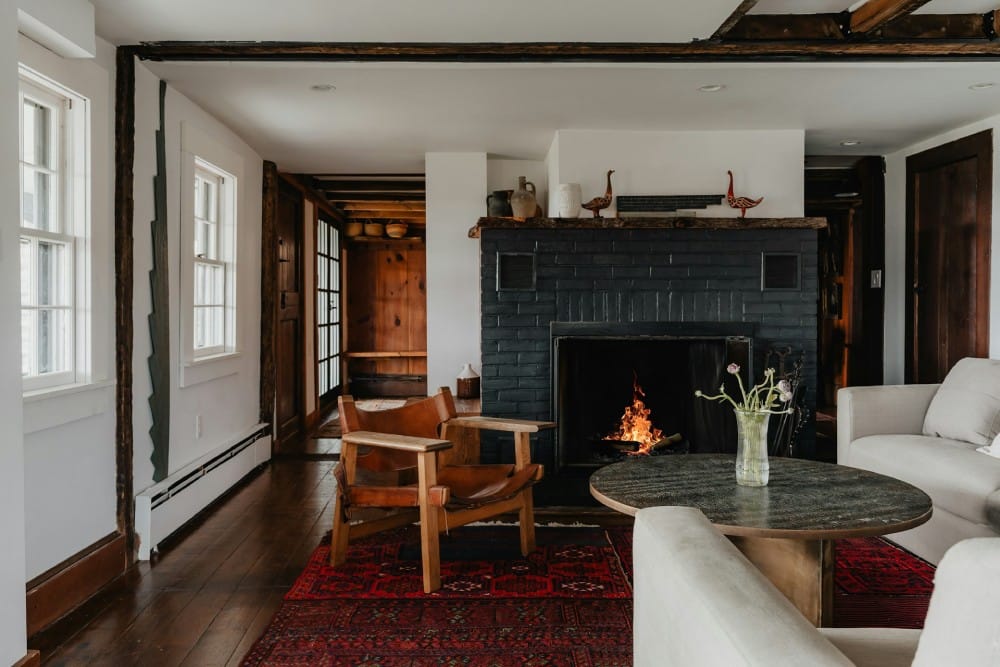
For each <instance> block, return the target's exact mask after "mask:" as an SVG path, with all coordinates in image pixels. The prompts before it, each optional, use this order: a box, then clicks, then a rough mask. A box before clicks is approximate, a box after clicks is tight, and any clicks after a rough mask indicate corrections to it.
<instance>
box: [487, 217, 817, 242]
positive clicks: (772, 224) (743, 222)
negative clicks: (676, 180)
mask: <svg viewBox="0 0 1000 667" xmlns="http://www.w3.org/2000/svg"><path fill="white" fill-rule="evenodd" d="M825 227H826V218H746V219H740V218H677V217H674V218H528V219H527V220H523V221H522V220H516V219H514V218H479V222H477V223H476V226H475V227H473V228H472V229H470V230H469V238H471V239H478V238H479V233H480V230H483V229H824V228H825Z"/></svg>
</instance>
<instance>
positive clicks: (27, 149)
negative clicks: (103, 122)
mask: <svg viewBox="0 0 1000 667" xmlns="http://www.w3.org/2000/svg"><path fill="white" fill-rule="evenodd" d="M20 74H21V79H20V87H19V95H18V97H19V99H18V104H19V120H20V140H19V141H18V161H19V164H20V181H21V202H20V204H21V206H20V208H21V224H20V228H21V229H20V231H21V234H20V262H21V377H22V382H23V386H24V389H25V390H26V391H32V390H39V389H45V388H49V387H55V386H59V385H66V384H72V383H75V382H79V381H82V380H84V379H85V375H86V371H87V369H86V367H85V366H86V362H87V354H86V351H85V349H82V348H80V347H78V346H80V345H84V344H85V343H86V334H87V331H86V325H87V321H86V319H85V318H86V315H85V311H86V310H87V309H86V308H85V307H80V306H81V304H82V302H85V301H86V299H87V289H88V281H87V274H86V268H87V261H86V260H87V258H86V256H85V255H83V253H84V252H85V251H86V245H87V244H86V242H85V241H86V239H85V238H84V236H85V234H86V230H87V219H86V218H87V213H86V211H87V206H86V201H87V199H86V192H87V189H86V186H87V183H86V172H87V168H86V167H87V164H88V159H87V153H86V149H87V144H86V124H85V117H84V116H83V114H85V110H86V101H85V100H84V99H83V98H80V97H78V96H75V95H73V94H72V93H69V92H68V91H65V90H63V89H61V88H60V87H58V86H57V85H56V84H52V83H50V82H48V81H46V80H44V79H42V78H41V77H39V76H37V75H34V74H33V73H32V72H30V70H27V69H26V68H23V67H22V68H21V71H20Z"/></svg>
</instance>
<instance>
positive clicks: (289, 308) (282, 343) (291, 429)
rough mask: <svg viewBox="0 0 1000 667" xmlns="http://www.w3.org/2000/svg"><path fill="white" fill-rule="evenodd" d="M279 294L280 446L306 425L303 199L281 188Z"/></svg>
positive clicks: (277, 395)
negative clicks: (303, 327) (303, 316)
mask: <svg viewBox="0 0 1000 667" xmlns="http://www.w3.org/2000/svg"><path fill="white" fill-rule="evenodd" d="M277 217H278V220H277V228H278V233H277V236H278V241H277V242H278V285H277V289H278V294H277V299H276V301H277V309H278V317H277V322H278V324H277V330H276V333H275V374H276V378H275V402H276V403H277V407H276V418H277V422H278V428H277V431H278V443H279V445H280V444H281V443H285V442H288V441H292V440H295V439H296V438H298V437H299V436H301V435H302V431H303V427H304V424H305V401H304V398H305V391H304V387H303V379H302V378H303V376H304V371H305V360H304V356H303V329H302V326H303V322H302V315H303V313H302V295H303V290H302V282H303V257H302V247H303V245H302V226H303V212H302V198H301V196H300V195H299V193H298V192H296V191H295V190H292V189H290V188H286V187H282V188H281V189H280V191H279V193H278V216H277Z"/></svg>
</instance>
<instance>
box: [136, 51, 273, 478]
mask: <svg viewBox="0 0 1000 667" xmlns="http://www.w3.org/2000/svg"><path fill="white" fill-rule="evenodd" d="M158 88H159V79H158V78H157V77H156V76H155V75H154V74H153V73H152V72H150V71H149V70H148V69H146V67H144V66H143V65H142V64H141V63H140V64H137V66H136V122H135V131H136V158H135V190H134V194H135V295H134V301H133V303H134V313H133V318H134V325H135V339H134V344H135V348H134V354H133V359H132V369H133V373H134V385H133V386H134V389H133V393H134V396H135V402H134V405H133V419H134V433H135V436H134V437H135V445H134V458H135V463H134V470H135V492H136V493H139V492H141V491H142V490H144V489H146V488H147V487H149V486H150V485H151V484H152V479H153V478H152V474H153V466H152V464H151V463H150V461H149V457H150V454H151V453H152V442H151V440H150V437H149V426H150V423H151V416H150V411H149V406H148V403H147V400H146V399H147V398H148V397H149V393H150V383H149V371H148V369H147V365H146V359H147V357H148V356H149V351H150V342H149V326H148V324H147V320H146V318H147V316H148V314H149V312H150V291H149V277H148V276H149V270H150V268H151V267H152V247H151V235H150V225H149V221H150V220H152V219H153V175H154V173H155V171H156V153H155V131H156V129H157V128H158V127H159V110H158V100H159V90H158ZM166 115H167V118H166V158H167V209H168V215H167V217H168V233H167V236H168V245H169V268H170V278H169V286H170V355H171V358H170V362H171V365H170V385H171V391H170V411H171V419H170V460H169V471H170V472H173V471H175V470H177V469H179V468H181V467H183V466H184V465H185V464H187V463H190V462H191V461H193V460H194V459H196V458H199V457H200V456H203V455H204V454H206V453H208V452H210V451H212V450H213V449H215V448H217V447H219V446H221V445H222V444H224V443H225V442H226V441H227V440H230V439H232V438H234V437H236V436H238V435H240V434H241V433H243V432H244V431H246V430H247V429H248V428H250V427H251V426H253V425H254V424H256V423H257V421H258V419H257V417H258V403H259V395H260V394H259V378H260V363H259V359H260V233H261V228H260V220H261V187H262V164H263V162H262V158H261V157H260V156H259V155H258V154H257V153H256V152H255V151H254V150H253V149H252V148H250V147H249V146H248V145H247V144H246V143H244V142H243V141H242V140H241V139H240V138H239V137H237V136H236V135H235V134H234V133H233V132H232V131H230V130H229V129H228V128H227V127H225V126H224V125H222V124H221V123H220V122H219V121H217V120H216V119H215V118H213V117H212V116H210V115H209V114H207V113H206V112H205V111H203V110H202V109H201V108H199V107H198V106H197V105H195V104H194V103H193V102H191V101H190V100H189V99H187V98H186V97H184V96H183V95H181V94H180V93H178V92H177V91H176V90H174V89H173V88H170V87H168V88H167V100H166ZM182 123H183V124H185V125H190V126H193V127H195V128H197V129H198V130H200V131H201V132H202V133H203V134H206V135H208V136H210V137H211V138H212V140H213V141H216V142H218V143H219V144H220V145H222V146H223V147H224V148H225V149H227V150H228V151H230V152H232V153H235V154H237V155H239V156H240V157H241V158H242V160H243V163H244V164H243V168H244V177H243V182H241V183H239V184H238V192H239V201H238V204H237V206H238V211H239V212H238V221H237V232H236V236H237V276H238V277H237V304H238V305H237V308H238V315H237V317H238V318H239V324H238V327H239V330H240V333H239V334H238V340H239V355H238V356H237V357H236V358H234V359H231V360H228V361H226V362H224V364H225V370H224V371H223V372H224V373H225V374H224V375H223V376H222V377H218V378H217V379H213V380H209V381H206V382H201V383H198V384H191V383H189V382H188V383H186V384H187V386H184V387H181V386H180V381H179V377H180V368H181V354H180V350H181V343H180V334H179V320H178V313H179V309H180V275H179V273H180V272H179V267H180V253H181V251H182V249H181V248H180V207H181V206H186V205H187V203H186V202H182V201H181V195H180V164H181V129H180V128H181V124H182ZM220 363H223V362H220ZM199 415H200V416H201V422H202V434H201V437H200V438H196V437H195V419H196V417H197V416H199Z"/></svg>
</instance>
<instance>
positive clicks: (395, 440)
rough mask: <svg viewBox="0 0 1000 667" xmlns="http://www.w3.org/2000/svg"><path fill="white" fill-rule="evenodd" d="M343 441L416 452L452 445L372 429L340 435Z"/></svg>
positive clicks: (433, 450) (445, 441) (441, 441)
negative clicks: (377, 431) (376, 431)
mask: <svg viewBox="0 0 1000 667" xmlns="http://www.w3.org/2000/svg"><path fill="white" fill-rule="evenodd" d="M342 439H343V441H344V442H346V443H349V444H352V445H361V446H365V447H384V448H386V449H397V450H399V451H403V452H414V453H416V454H421V453H426V452H436V451H439V450H442V449H448V448H450V447H451V446H452V444H451V443H450V442H448V441H447V440H434V439H431V438H413V437H410V436H408V435H394V434H392V433H375V432H373V431H352V432H350V433H345V434H344V435H343V436H342Z"/></svg>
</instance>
